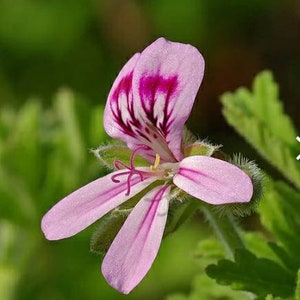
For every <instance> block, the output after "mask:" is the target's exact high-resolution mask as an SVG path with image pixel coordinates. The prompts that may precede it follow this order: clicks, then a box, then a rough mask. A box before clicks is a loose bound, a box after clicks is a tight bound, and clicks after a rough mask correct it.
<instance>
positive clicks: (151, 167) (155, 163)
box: [150, 153, 160, 171]
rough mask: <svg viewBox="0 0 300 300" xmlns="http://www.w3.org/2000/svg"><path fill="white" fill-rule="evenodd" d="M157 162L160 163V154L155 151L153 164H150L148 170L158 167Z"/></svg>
mask: <svg viewBox="0 0 300 300" xmlns="http://www.w3.org/2000/svg"><path fill="white" fill-rule="evenodd" d="M159 163H160V156H159V154H157V153H156V155H155V162H154V165H153V166H150V170H151V171H154V170H155V169H156V168H157V167H158V165H159Z"/></svg>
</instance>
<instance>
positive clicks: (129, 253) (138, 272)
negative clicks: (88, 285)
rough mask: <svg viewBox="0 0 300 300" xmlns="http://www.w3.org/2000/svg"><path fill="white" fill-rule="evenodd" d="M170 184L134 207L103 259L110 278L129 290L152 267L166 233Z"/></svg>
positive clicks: (153, 191)
mask: <svg viewBox="0 0 300 300" xmlns="http://www.w3.org/2000/svg"><path fill="white" fill-rule="evenodd" d="M169 198H170V187H169V186H163V187H162V186H159V187H156V188H154V189H153V190H152V191H151V192H149V193H148V194H146V195H145V196H144V197H143V198H142V199H141V200H140V202H139V203H138V204H137V205H136V206H135V207H134V209H133V210H132V212H131V213H130V215H129V216H128V218H127V220H126V221H125V223H124V225H123V227H122V228H121V230H120V231H119V233H118V234H117V236H116V238H115V239H114V241H113V243H112V244H111V246H110V248H109V250H108V252H107V254H106V256H105V258H104V260H103V263H102V273H103V275H104V277H105V278H106V280H107V282H108V283H109V284H110V285H111V286H112V287H114V288H115V289H117V290H118V291H120V292H122V293H124V294H128V293H129V292H130V291H131V290H132V289H133V288H134V287H135V286H136V285H137V284H139V282H140V281H141V280H142V279H143V278H144V276H145V275H146V273H147V272H148V270H149V269H150V267H151V265H152V263H153V261H154V259H155V257H156V255H157V252H158V249H159V246H160V243H161V239H162V236H163V232H164V228H165V224H166V220H167V215H168V205H169Z"/></svg>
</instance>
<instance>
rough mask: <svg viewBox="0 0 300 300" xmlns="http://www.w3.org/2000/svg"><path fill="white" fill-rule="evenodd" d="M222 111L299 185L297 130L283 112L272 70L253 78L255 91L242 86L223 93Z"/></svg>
mask: <svg viewBox="0 0 300 300" xmlns="http://www.w3.org/2000/svg"><path fill="white" fill-rule="evenodd" d="M221 101H222V103H223V106H224V108H223V114H224V116H225V118H226V120H227V121H228V123H229V124H230V125H231V126H233V127H234V128H235V130H236V131H237V132H238V133H239V134H240V135H242V136H243V137H244V138H245V139H246V140H247V141H248V142H249V143H250V144H251V145H252V146H253V147H254V148H255V149H256V150H257V151H258V152H259V153H260V154H261V155H262V156H263V157H264V158H265V159H266V160H267V161H268V162H269V163H270V164H271V165H273V166H274V167H276V168H277V169H278V170H279V171H280V172H281V173H282V174H283V175H284V176H285V177H286V178H287V179H288V180H289V181H290V182H292V183H293V184H294V185H295V186H297V187H298V188H299V189H300V164H299V161H297V160H296V157H297V155H298V154H299V153H298V152H299V150H298V149H297V148H298V145H297V141H296V136H297V134H296V130H295V128H294V126H293V124H292V122H291V120H290V118H289V116H288V115H286V114H285V113H284V112H283V107H282V102H281V101H280V99H279V96H278V85H277V84H276V83H275V82H274V80H273V76H272V74H271V72H269V71H264V72H261V73H260V74H258V75H257V76H256V78H255V80H254V83H253V88H252V91H251V92H250V91H249V90H248V89H246V88H239V89H238V90H236V91H235V92H234V93H225V94H223V95H222V96H221Z"/></svg>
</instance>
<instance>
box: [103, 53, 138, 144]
mask: <svg viewBox="0 0 300 300" xmlns="http://www.w3.org/2000/svg"><path fill="white" fill-rule="evenodd" d="M139 57H140V54H139V53H136V54H135V55H134V56H133V57H132V58H131V59H130V60H129V61H128V62H127V63H126V64H125V66H124V67H123V68H122V70H121V71H120V73H119V75H118V76H117V78H116V80H115V82H114V84H113V86H112V88H111V91H110V93H109V95H108V99H107V103H106V106H105V111H104V128H105V130H106V132H107V134H108V135H109V136H111V137H112V138H116V139H119V140H122V141H123V142H125V143H130V142H131V143H132V142H133V141H136V138H137V137H139V136H138V135H137V133H136V130H137V129H138V128H140V127H141V126H142V125H141V123H140V121H141V120H140V119H139V118H138V116H137V112H136V111H135V108H134V103H133V94H132V76H133V70H134V68H135V65H136V63H137V61H138V59H139Z"/></svg>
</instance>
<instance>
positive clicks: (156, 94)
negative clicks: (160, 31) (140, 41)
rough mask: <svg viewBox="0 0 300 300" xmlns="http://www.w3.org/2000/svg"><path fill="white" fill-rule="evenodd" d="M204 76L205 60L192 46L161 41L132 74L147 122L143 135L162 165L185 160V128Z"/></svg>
mask: <svg viewBox="0 0 300 300" xmlns="http://www.w3.org/2000/svg"><path fill="white" fill-rule="evenodd" d="M203 73H204V59H203V57H202V55H201V54H200V53H199V51H198V50H197V49H196V48H195V47H193V46H191V45H187V44H182V43H174V42H170V41H167V40H165V39H164V38H159V39H158V40H156V41H155V42H154V43H152V44H151V45H150V46H149V47H147V48H146V49H145V50H144V51H143V52H142V54H141V56H140V59H139V61H138V63H137V65H136V67H135V70H134V73H133V82H132V84H133V96H134V103H135V106H136V107H137V108H138V109H139V110H138V111H139V113H140V117H141V118H142V119H143V120H144V125H145V127H144V128H143V133H144V134H145V135H147V136H148V138H149V139H150V141H151V144H152V148H153V149H154V151H155V152H158V154H160V156H161V158H162V160H163V161H176V160H178V161H179V160H181V159H182V151H181V137H182V131H183V126H184V123H185V122H186V120H187V118H188V116H189V115H190V112H191V109H192V106H193V103H194V100H195V97H196V94H197V91H198V89H199V86H200V83H201V81H202V78H203ZM148 130H149V131H150V133H148ZM160 139H162V140H163V141H165V144H166V145H165V147H164V149H159V147H158V146H159V145H160V144H161V141H160ZM160 148H162V147H160ZM156 149H157V150H156ZM170 153H171V154H170ZM168 156H169V157H173V158H174V159H173V160H170V158H169V157H168Z"/></svg>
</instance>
